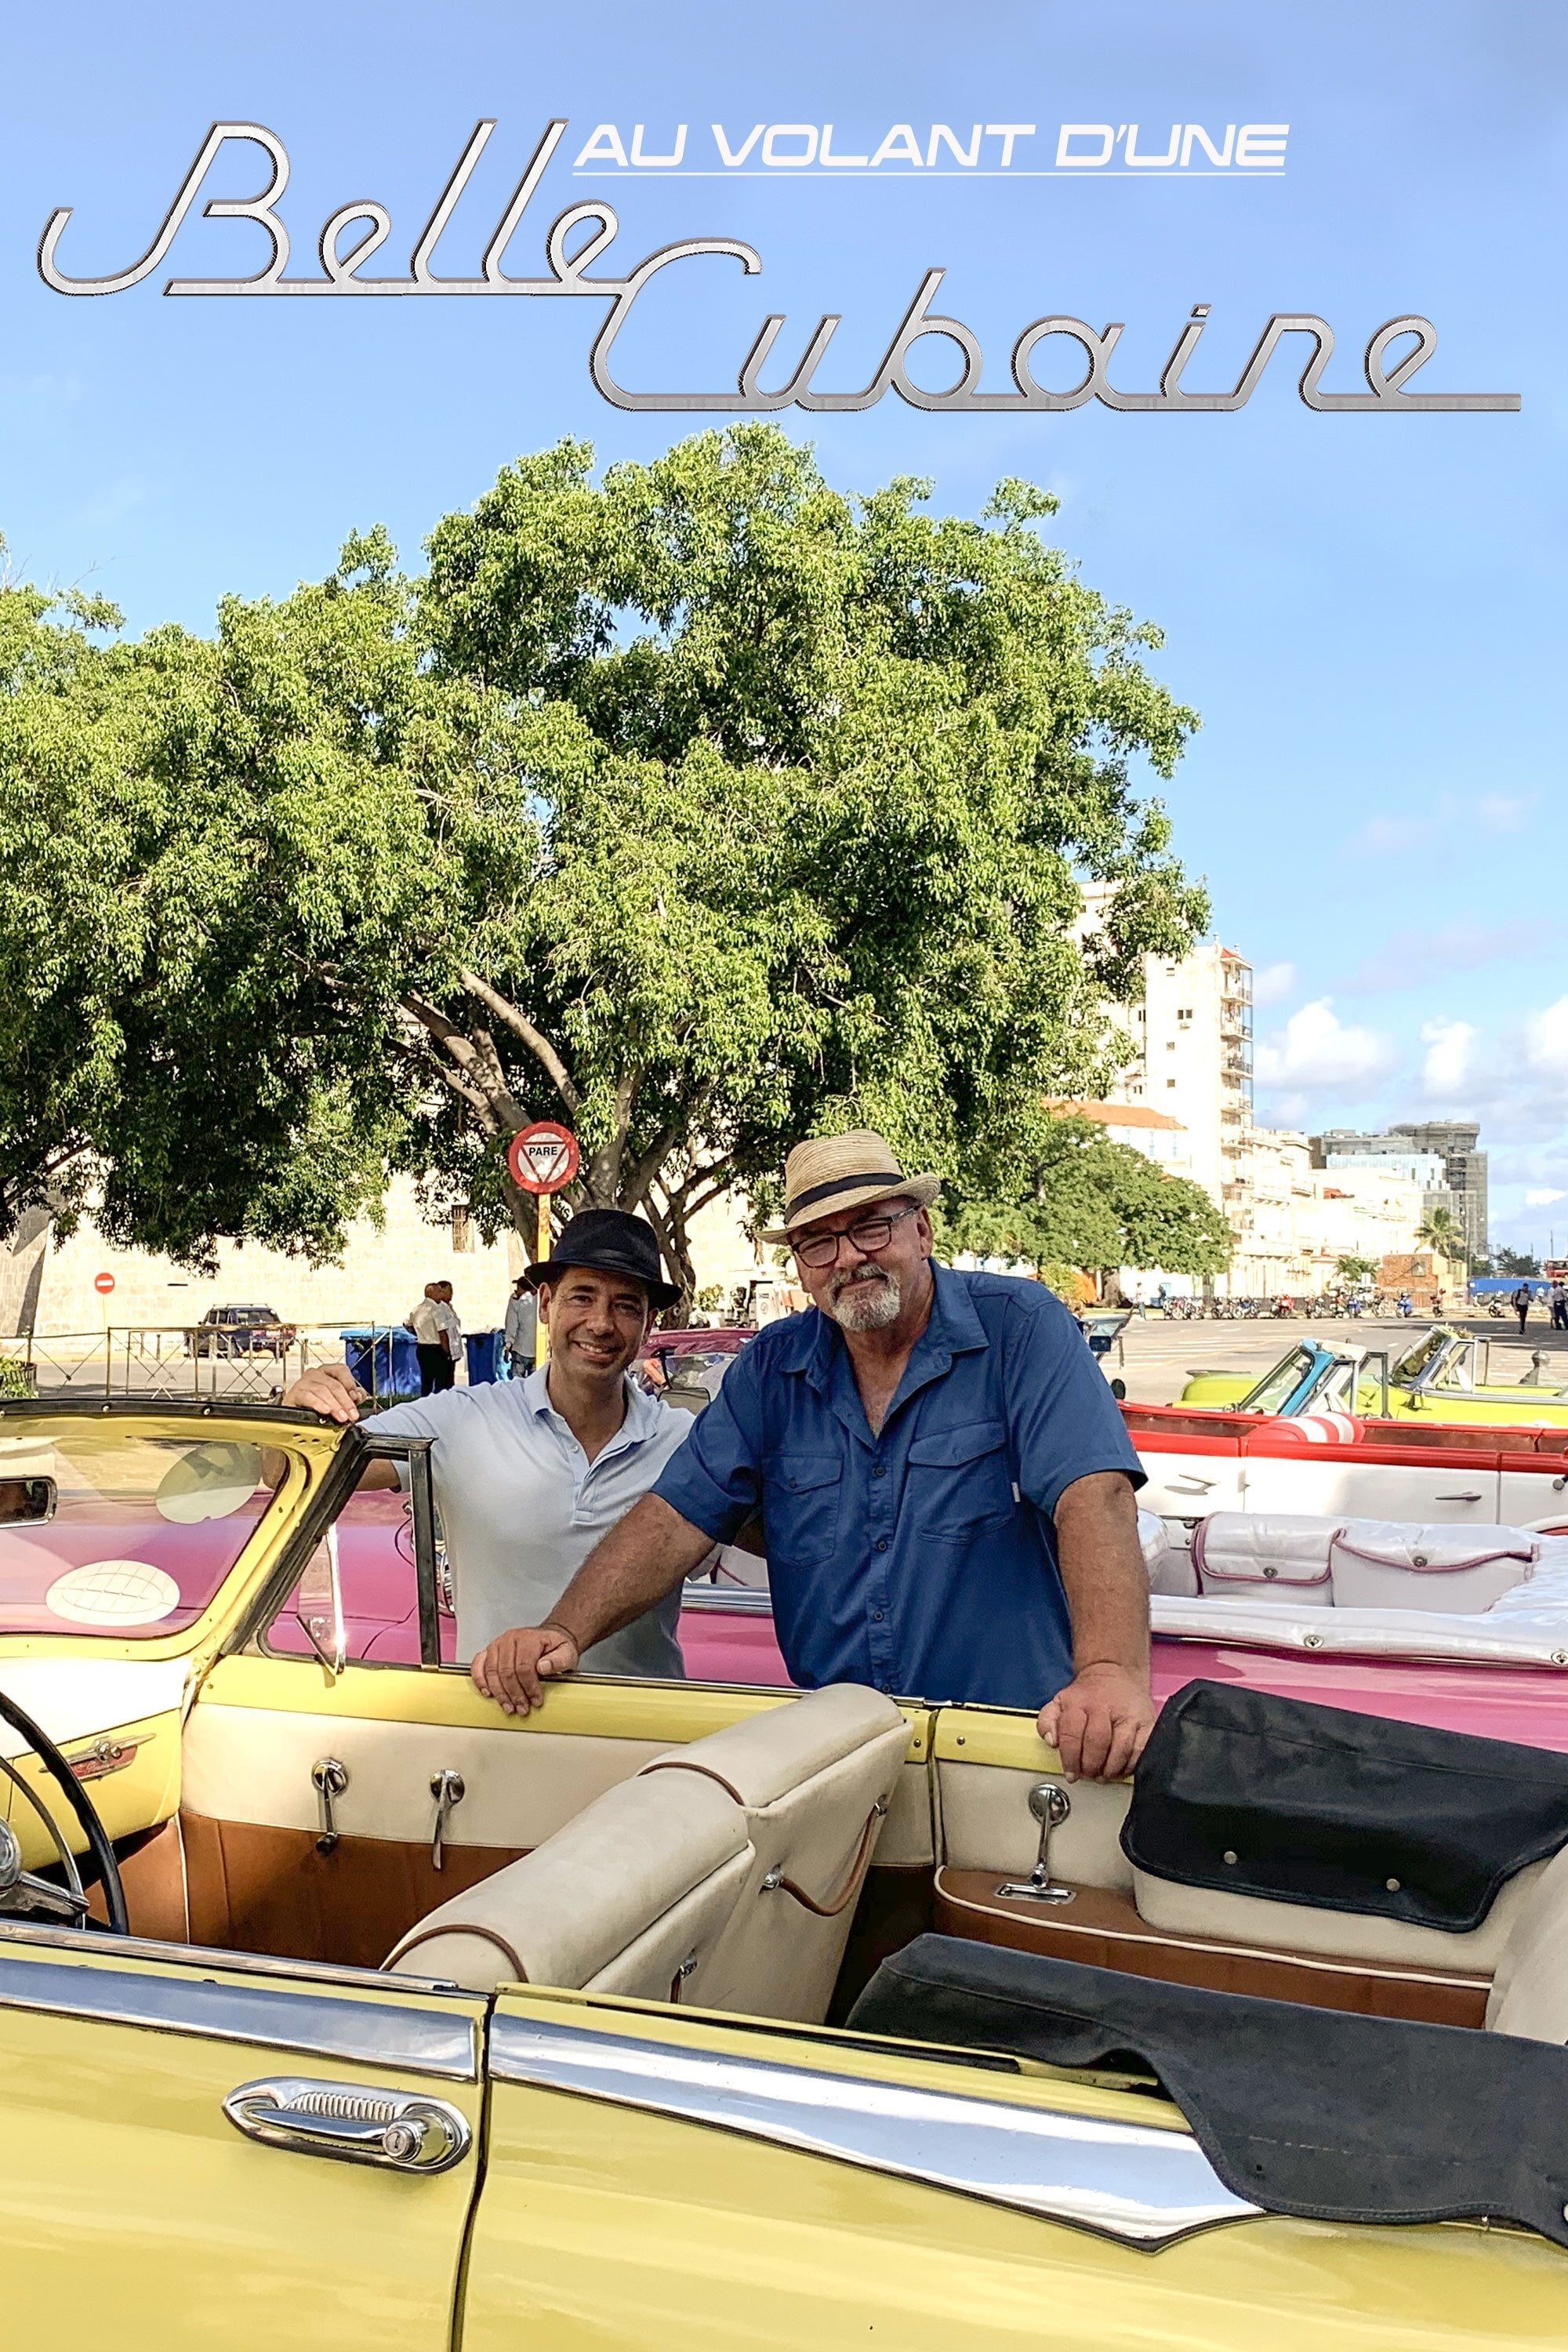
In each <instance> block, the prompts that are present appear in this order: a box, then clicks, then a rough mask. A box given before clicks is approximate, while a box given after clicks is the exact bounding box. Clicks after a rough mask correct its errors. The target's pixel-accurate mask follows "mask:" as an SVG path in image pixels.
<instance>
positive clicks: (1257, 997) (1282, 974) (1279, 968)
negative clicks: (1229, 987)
mask: <svg viewBox="0 0 1568 2352" xmlns="http://www.w3.org/2000/svg"><path fill="white" fill-rule="evenodd" d="M1295 992H1296V967H1295V965H1294V964H1293V963H1266V964H1265V965H1264V967H1263V969H1262V971H1259V972H1255V973H1254V974H1253V980H1252V1001H1253V1003H1254V1004H1279V1003H1283V1001H1284V999H1285V998H1286V997H1287V996H1293V995H1294V994H1295Z"/></svg>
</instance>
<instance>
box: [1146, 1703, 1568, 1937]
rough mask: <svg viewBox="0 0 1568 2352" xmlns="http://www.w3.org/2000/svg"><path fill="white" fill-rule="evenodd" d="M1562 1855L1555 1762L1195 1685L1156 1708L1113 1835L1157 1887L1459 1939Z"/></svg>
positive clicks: (1565, 1782) (1561, 1759) (1562, 1776)
mask: <svg viewBox="0 0 1568 2352" xmlns="http://www.w3.org/2000/svg"><path fill="white" fill-rule="evenodd" d="M1563 1844H1568V1756H1559V1755H1555V1754H1552V1753H1551V1752H1549V1751H1548V1750H1546V1749H1544V1748H1516V1747H1514V1746H1513V1745H1512V1743H1511V1742H1510V1741H1507V1740H1501V1739H1474V1738H1469V1737H1468V1735H1467V1734H1465V1733H1463V1732H1458V1731H1435V1730H1433V1729H1432V1728H1430V1727H1428V1726H1427V1725H1426V1724H1419V1723H1392V1722H1389V1721H1387V1720H1386V1719H1385V1718H1384V1717H1381V1716H1371V1715H1354V1714H1352V1713H1351V1712H1349V1711H1348V1710H1347V1709H1344V1708H1341V1707H1334V1706H1312V1705H1310V1703H1309V1702H1308V1701H1306V1700H1303V1699H1292V1698H1277V1697H1275V1696H1273V1695H1272V1694H1271V1693H1270V1692H1268V1691H1251V1690H1239V1689H1236V1688H1233V1687H1231V1686H1230V1685H1226V1684H1224V1683H1208V1682H1194V1683H1188V1684H1187V1685H1185V1686H1184V1688H1183V1689H1181V1690H1179V1691H1177V1692H1176V1693H1175V1695H1174V1696H1173V1697H1171V1698H1168V1699H1167V1700H1166V1701H1165V1704H1164V1706H1163V1708H1162V1709H1161V1711H1160V1716H1159V1719H1158V1721H1157V1722H1156V1724H1155V1726H1154V1728H1153V1731H1152V1733H1151V1734H1150V1738H1149V1744H1148V1746H1147V1747H1146V1748H1144V1750H1143V1753H1142V1757H1141V1758H1140V1759H1139V1761H1138V1767H1137V1769H1136V1771H1135V1772H1134V1774H1133V1780H1132V1801H1131V1806H1130V1807H1129V1809H1128V1813H1127V1819H1126V1821H1125V1822H1124V1823H1123V1824H1122V1830H1121V1850H1122V1852H1123V1853H1125V1854H1126V1856H1127V1859H1128V1860H1129V1862H1131V1863H1132V1864H1134V1865H1135V1866H1136V1867H1137V1868H1138V1869H1139V1870H1145V1871H1148V1872H1149V1873H1150V1874H1152V1876H1153V1877H1155V1878H1168V1879H1173V1880H1175V1881H1176V1882H1177V1883H1178V1884H1179V1885H1184V1886H1212V1887H1215V1888H1216V1889H1219V1890H1221V1891H1223V1892H1224V1893H1226V1894H1227V1895H1265V1896H1267V1897H1268V1898H1269V1899H1270V1900H1271V1901H1274V1902H1277V1903H1306V1904H1311V1905H1313V1906H1317V1907H1320V1908H1322V1909H1325V1910H1331V1911H1366V1912H1374V1913H1376V1914H1377V1915H1378V1916H1381V1917H1384V1918H1388V1919H1403V1920H1405V1921H1407V1922H1408V1923H1409V1924H1410V1925H1411V1926H1412V1927H1442V1928H1447V1929H1448V1930H1450V1931H1451V1932H1452V1933H1454V1934H1456V1935H1457V1934H1460V1933H1463V1932H1464V1931H1465V1930H1467V1929H1468V1928H1472V1927H1479V1925H1480V1923H1481V1921H1482V1920H1483V1919H1484V1918H1485V1917H1486V1916H1487V1913H1488V1911H1489V1909H1490V1907H1491V1904H1492V1899H1493V1897H1494V1896H1495V1895H1496V1894H1497V1891H1498V1889H1499V1887H1500V1886H1501V1885H1503V1883H1504V1881H1505V1880H1507V1879H1510V1878H1511V1877H1512V1876H1513V1875H1514V1874H1515V1872H1516V1871H1520V1870H1522V1869H1523V1868H1524V1866H1525V1864H1527V1863H1531V1862H1539V1861H1541V1860H1542V1859H1543V1858H1544V1857H1545V1856H1546V1855H1548V1854H1552V1853H1556V1852H1557V1850H1558V1848H1559V1847H1560V1846H1562V1845H1563ZM1227 1854H1228V1855H1230V1856H1232V1857H1234V1858H1233V1859H1232V1860H1230V1861H1227V1860H1226V1855H1227Z"/></svg>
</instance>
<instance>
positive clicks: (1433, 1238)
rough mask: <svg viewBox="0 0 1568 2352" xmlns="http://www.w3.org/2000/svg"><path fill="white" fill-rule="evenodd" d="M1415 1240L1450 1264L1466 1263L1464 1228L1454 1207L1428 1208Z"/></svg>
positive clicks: (1418, 1244)
mask: <svg viewBox="0 0 1568 2352" xmlns="http://www.w3.org/2000/svg"><path fill="white" fill-rule="evenodd" d="M1415 1240H1416V1244H1417V1246H1418V1247H1420V1248H1422V1249H1429V1250H1430V1251H1431V1252H1432V1255H1434V1257H1440V1258H1442V1259H1443V1260H1444V1261H1445V1262H1446V1263H1447V1265H1463V1264H1464V1263H1465V1234H1464V1228H1463V1227H1462V1225H1461V1224H1460V1223H1459V1222H1458V1218H1457V1217H1456V1216H1455V1214H1454V1212H1453V1211H1452V1209H1428V1210H1427V1212H1426V1215H1425V1216H1424V1217H1423V1218H1422V1220H1421V1223H1419V1224H1418V1225H1417V1226H1416V1228H1415Z"/></svg>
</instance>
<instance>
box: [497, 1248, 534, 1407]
mask: <svg viewBox="0 0 1568 2352" xmlns="http://www.w3.org/2000/svg"><path fill="white" fill-rule="evenodd" d="M501 1338H502V1343H503V1345H504V1346H505V1349H506V1360H507V1369H508V1370H509V1371H510V1374H511V1376H512V1379H513V1380H514V1381H521V1380H522V1379H524V1378H525V1377H526V1376H527V1374H528V1373H530V1372H531V1370H533V1360H534V1357H535V1356H536V1355H537V1354H538V1352H539V1309H538V1307H536V1306H535V1304H534V1298H533V1293H532V1291H531V1289H530V1288H529V1286H528V1276H527V1275H526V1274H520V1275H519V1276H518V1278H517V1280H516V1281H515V1282H514V1283H513V1284H512V1286H511V1297H510V1298H509V1299H508V1300H507V1302H506V1328H505V1330H504V1331H503V1332H502V1334H501Z"/></svg>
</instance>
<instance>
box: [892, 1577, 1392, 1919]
mask: <svg viewBox="0 0 1568 2352" xmlns="http://www.w3.org/2000/svg"><path fill="white" fill-rule="evenodd" d="M871 1622H872V1624H873V1625H879V1624H880V1623H881V1622H882V1612H881V1611H880V1610H879V1609H873V1610H872V1612H871ZM1398 1884H1399V1881H1398V1880H1397V1879H1396V1878H1394V1879H1390V1880H1389V1885H1391V1886H1397V1885H1398Z"/></svg>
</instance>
